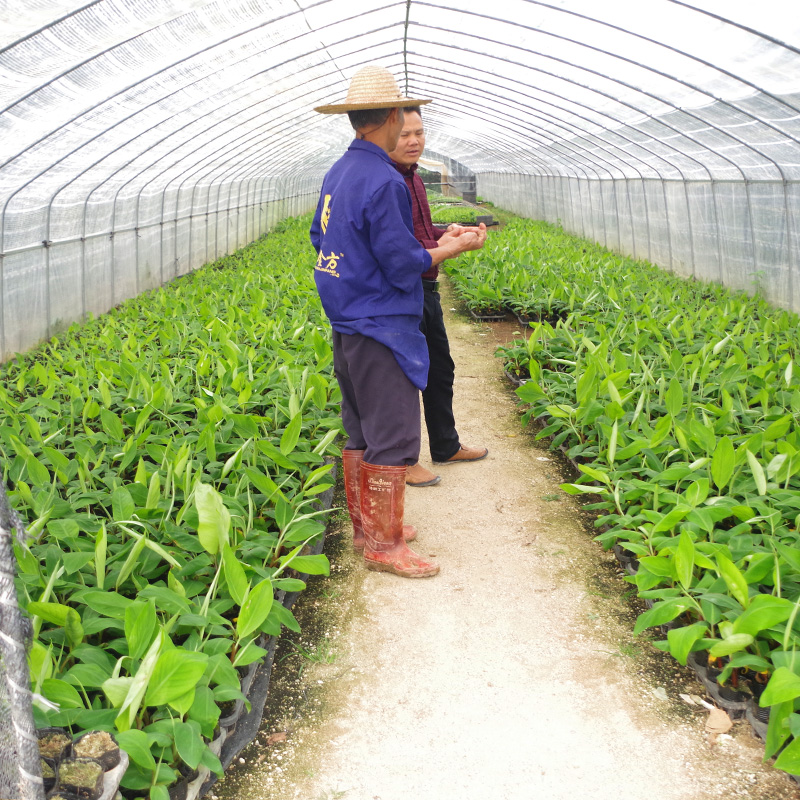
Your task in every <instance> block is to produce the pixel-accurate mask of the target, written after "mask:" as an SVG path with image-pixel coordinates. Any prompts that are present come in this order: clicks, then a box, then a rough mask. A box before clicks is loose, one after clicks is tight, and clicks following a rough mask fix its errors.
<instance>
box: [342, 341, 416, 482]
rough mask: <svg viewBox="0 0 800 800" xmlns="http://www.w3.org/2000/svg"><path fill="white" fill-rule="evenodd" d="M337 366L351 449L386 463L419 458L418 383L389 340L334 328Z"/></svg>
mask: <svg viewBox="0 0 800 800" xmlns="http://www.w3.org/2000/svg"><path fill="white" fill-rule="evenodd" d="M333 369H334V372H335V373H336V379H337V380H338V381H339V388H340V389H341V390H342V422H343V423H344V429H345V431H347V436H348V439H349V441H348V442H347V449H348V450H365V451H366V452H365V453H364V461H366V462H367V463H368V464H380V465H382V466H386V467H400V466H403V465H405V466H409V465H411V464H416V463H417V461H418V459H419V447H420V441H421V436H420V413H419V389H417V387H416V386H414V384H413V383H411V381H410V380H409V379H408V378H407V377H406V374H405V373H404V372H403V370H402V369H400V365H399V364H398V363H397V360H396V359H395V357H394V355H393V354H392V351H391V350H390V349H389V348H388V347H386V345H383V344H381V343H380V342H376V341H375V340H374V339H370V338H369V337H367V336H361V335H360V334H357V333H356V334H347V333H339V332H338V331H333Z"/></svg>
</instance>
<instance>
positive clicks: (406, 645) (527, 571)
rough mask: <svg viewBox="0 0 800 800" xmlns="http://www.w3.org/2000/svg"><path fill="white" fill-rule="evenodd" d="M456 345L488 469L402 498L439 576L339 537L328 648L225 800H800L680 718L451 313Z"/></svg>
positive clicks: (743, 740) (536, 451) (683, 677)
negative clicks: (381, 564)
mask: <svg viewBox="0 0 800 800" xmlns="http://www.w3.org/2000/svg"><path fill="white" fill-rule="evenodd" d="M444 301H445V302H444V305H445V307H446V308H447V307H448V306H450V305H452V300H451V299H450V297H449V294H448V293H447V289H446V288H445V294H444ZM448 331H449V334H450V339H451V347H452V350H453V356H454V359H455V361H456V365H457V375H456V420H457V422H458V427H459V433H460V435H461V438H462V440H463V441H465V442H467V443H469V444H485V445H486V446H488V447H489V451H490V454H489V457H488V458H487V459H486V460H484V461H482V462H477V463H474V464H460V465H457V466H446V467H441V468H439V474H441V475H442V482H441V483H440V484H439V485H438V486H435V487H430V488H425V489H408V491H407V493H406V519H407V521H409V522H411V523H413V524H414V525H416V526H417V528H418V530H419V531H420V535H419V541H418V543H417V544H416V545H415V546H416V547H417V548H418V550H419V552H421V553H424V554H427V555H435V556H436V558H437V559H438V561H439V563H440V564H441V567H442V571H441V574H440V575H439V576H438V577H436V578H433V579H430V580H420V581H409V580H402V579H400V578H396V577H394V576H389V575H384V574H379V573H367V572H366V571H365V570H363V569H362V567H361V566H360V564H359V563H358V560H357V559H356V558H355V556H354V555H353V553H352V551H351V549H350V548H349V547H348V546H347V541H346V539H347V535H348V531H347V530H346V522H342V524H341V527H342V528H343V529H344V530H343V532H342V534H341V536H339V537H338V539H337V537H336V536H333V537H331V540H330V542H329V551H330V554H331V558H332V560H333V562H334V564H335V571H334V573H333V577H332V578H331V579H330V580H327V581H324V582H320V583H318V584H317V586H316V590H315V592H316V597H314V596H313V595H314V591H310V592H309V593H308V597H307V598H306V600H305V602H304V605H305V610H304V611H303V614H304V616H306V617H307V618H308V619H310V620H311V626H313V628H314V630H311V629H310V628H307V629H304V633H303V635H302V636H295V637H294V638H295V645H294V646H291V647H289V648H288V649H287V650H284V652H289V653H291V652H295V651H297V650H298V649H303V650H305V653H306V655H305V657H304V658H301V657H300V656H297V657H296V658H295V659H294V663H295V665H297V664H298V663H299V664H301V665H302V674H301V675H300V676H299V677H298V676H297V674H296V671H295V672H292V673H291V675H290V677H289V678H288V679H287V677H286V675H285V674H283V673H284V671H283V670H281V669H280V667H279V673H278V674H279V681H278V683H274V684H273V686H274V687H275V691H276V692H278V693H282V702H281V705H280V706H279V707H278V708H275V707H273V708H272V709H271V713H272V714H273V715H274V716H273V717H272V721H271V722H270V723H269V726H268V727H266V728H265V729H264V731H263V732H262V734H261V735H260V738H259V744H257V745H255V746H253V747H251V748H249V749H248V750H247V751H246V752H245V753H243V759H244V762H245V765H244V766H237V768H236V769H234V770H233V771H232V772H231V773H230V774H229V775H228V776H227V777H226V779H225V780H224V781H222V782H220V783H219V784H218V785H217V787H215V789H214V790H213V795H214V796H215V797H217V798H253V800H260V799H261V798H263V800H288V799H289V798H303V800H321V799H322V798H325V799H326V800H327V799H329V798H330V799H331V800H332V798H344V800H409V799H410V798H413V800H451V798H452V800H456V799H457V800H533V799H534V798H535V799H536V800H539V799H540V798H541V800H545V799H546V800H576V798H591V800H606V799H607V800H623V799H624V800H640V799H641V800H645V798H647V800H711V798H732V797H742V798H750V800H775V798H786V799H787V800H788V798H792V800H797V798H800V791H798V787H797V786H796V785H795V784H794V783H792V782H791V781H790V780H789V779H788V778H787V777H786V776H784V775H782V774H780V773H777V772H775V771H774V770H772V769H771V768H769V767H765V766H763V765H762V764H761V757H762V754H763V746H762V745H761V744H760V743H759V742H758V741H757V740H756V739H754V737H753V736H752V734H751V733H750V729H749V726H748V725H747V724H746V723H738V724H736V725H735V726H734V728H733V730H732V731H731V735H730V736H723V737H721V739H720V740H719V741H718V742H717V743H716V744H715V745H714V746H713V747H712V746H710V745H709V744H708V743H707V742H706V739H705V732H704V722H705V717H706V714H705V712H697V711H694V712H693V711H691V710H690V709H689V708H688V707H687V706H685V705H684V704H683V703H682V702H681V701H680V700H679V699H678V694H679V693H680V692H690V693H695V694H700V695H702V694H703V692H702V689H701V687H700V684H699V683H697V682H696V681H695V680H694V678H693V676H692V674H691V673H690V672H689V671H687V670H683V669H681V668H679V667H678V666H677V665H675V664H674V662H673V661H672V660H671V659H669V658H668V657H666V656H663V655H662V654H660V653H658V652H657V651H654V649H653V648H652V647H651V646H650V645H648V644H647V643H646V642H642V641H641V640H640V639H636V638H634V637H633V636H632V634H631V632H630V631H631V629H632V627H633V620H634V619H635V615H636V611H635V610H634V609H632V608H631V606H630V603H629V602H628V601H627V600H625V599H624V598H623V594H624V593H625V592H626V591H627V590H628V589H629V588H630V587H629V585H628V584H626V583H624V582H623V580H622V577H621V573H620V571H619V570H618V568H617V567H616V562H615V561H614V560H613V559H612V558H611V557H610V556H609V555H607V554H604V553H603V552H602V551H601V550H600V548H599V547H598V546H597V545H596V544H595V543H593V542H592V541H591V537H590V535H589V534H587V532H586V518H585V515H584V514H583V513H582V512H581V511H580V508H579V506H578V505H577V504H576V503H575V502H573V500H572V499H570V498H567V497H566V496H565V495H563V494H560V493H559V491H558V484H559V483H560V482H561V481H562V480H563V479H564V478H563V476H562V475H560V474H559V469H560V467H559V464H558V462H557V461H555V460H553V457H552V456H551V454H549V453H548V452H547V451H546V450H545V449H544V448H542V447H541V446H540V445H536V444H535V443H534V442H533V438H532V436H531V435H529V433H526V432H523V431H522V429H521V426H520V424H519V421H518V412H517V410H516V406H515V403H514V399H513V395H512V393H511V390H510V389H509V387H508V385H507V384H506V382H505V380H504V379H503V377H502V373H501V366H500V363H499V361H497V360H496V359H495V358H493V352H494V347H495V344H496V342H495V334H494V333H493V332H492V331H491V330H490V329H488V328H487V327H485V326H484V327H481V326H478V325H475V324H473V323H470V322H467V321H466V320H465V319H464V318H463V317H462V316H460V315H457V314H453V313H451V314H450V320H449V322H448ZM423 447H424V446H423ZM423 453H424V455H425V456H427V451H426V450H423ZM423 463H426V464H430V462H429V460H428V459H426V458H423ZM339 519H340V521H341V519H342V517H341V515H340V517H339ZM290 663H291V659H289V660H286V661H284V662H283V667H284V668H285V667H286V666H288V665H289V664H290ZM281 675H282V676H283V677H281ZM280 681H284V682H285V683H284V685H283V688H279V687H280V685H281V684H280ZM276 732H277V735H273V737H272V738H271V739H270V740H269V744H267V737H268V736H269V735H270V734H275V733H276ZM284 734H286V741H283V739H284Z"/></svg>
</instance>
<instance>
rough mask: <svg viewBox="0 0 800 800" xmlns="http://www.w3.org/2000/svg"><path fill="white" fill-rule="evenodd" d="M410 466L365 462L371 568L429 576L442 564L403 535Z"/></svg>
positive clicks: (363, 509)
mask: <svg viewBox="0 0 800 800" xmlns="http://www.w3.org/2000/svg"><path fill="white" fill-rule="evenodd" d="M405 489H406V468H405V466H400V467H386V466H381V465H378V464H368V463H367V462H366V461H362V462H361V524H362V530H363V532H364V544H365V547H364V564H365V566H366V567H367V569H372V570H376V571H378V572H391V573H393V574H394V575H400V576H401V577H403V578H428V577H430V576H432V575H436V574H437V573H438V572H439V565H438V564H434V563H433V562H431V561H426V560H425V559H424V558H422V556H420V555H417V553H415V552H414V551H413V550H412V549H411V548H410V547H409V546H408V545H407V544H406V543H405V540H404V538H403V505H404V500H405Z"/></svg>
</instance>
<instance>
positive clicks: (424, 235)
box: [392, 161, 445, 281]
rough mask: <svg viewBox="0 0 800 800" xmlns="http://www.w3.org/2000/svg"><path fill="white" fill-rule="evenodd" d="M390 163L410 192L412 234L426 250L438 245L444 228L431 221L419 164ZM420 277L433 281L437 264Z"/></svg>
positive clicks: (436, 273) (437, 270) (436, 275)
mask: <svg viewBox="0 0 800 800" xmlns="http://www.w3.org/2000/svg"><path fill="white" fill-rule="evenodd" d="M392 163H393V164H394V166H395V169H397V171H398V172H399V173H400V174H401V175H402V176H403V179H404V180H405V182H406V186H408V190H409V191H410V192H411V216H412V218H413V220H414V236H415V237H416V239H417V241H418V242H419V243H420V244H421V245H422V246H423V247H424V248H425V249H426V250H431V249H433V248H434V247H438V246H439V238H440V237H441V236H442V235H443V234H444V232H445V229H444V228H437V227H436V226H435V225H434V224H433V222H431V207H430V206H429V205H428V195H427V194H426V193H425V184H424V183H423V182H422V178H420V176H419V175H417V167H418V166H419V164H412V165H411V166H410V167H404V166H403V165H402V164H398V163H397V162H395V161H393V162H392ZM422 277H423V278H424V279H425V280H428V281H435V280H436V278H437V277H439V266H438V265H436V266H433V267H431V268H430V269H429V270H428V271H427V272H423V273H422Z"/></svg>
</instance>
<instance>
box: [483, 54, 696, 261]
mask: <svg viewBox="0 0 800 800" xmlns="http://www.w3.org/2000/svg"><path fill="white" fill-rule="evenodd" d="M468 69H469V70H471V71H472V72H475V73H478V74H480V75H482V76H487V75H489V76H492V77H497V76H495V75H494V74H493V73H489V72H487V71H485V70H483V69H481V68H479V67H475V66H472V65H469V66H468ZM482 80H483V82H484V83H485V84H488V85H491V86H496V87H497V88H500V89H504V90H506V91H508V87H505V86H502V85H501V84H498V83H496V82H495V81H492V80H487V79H486V78H485V77H484V78H482ZM517 85H519V84H517ZM512 91H514V92H517V93H519V94H521V95H523V96H524V92H522V91H521V90H519V89H512ZM537 91H539V92H541V93H543V94H546V95H553V93H552V92H550V91H549V90H546V89H537ZM553 96H554V97H558V98H559V99H564V98H562V97H561V96H560V95H553ZM536 101H537V103H538V104H539V105H541V104H542V103H544V104H545V105H553V106H555V107H556V108H559V109H560V110H562V111H567V109H564V108H561V107H560V106H558V105H556V104H554V103H550V102H548V101H544V100H542V98H536ZM568 102H569V103H571V104H572V105H574V106H577V107H579V108H588V106H586V105H585V104H583V103H580V102H578V101H577V100H569V101H568ZM537 112H538V113H540V114H542V116H543V117H544V118H545V119H548V117H549V119H548V121H550V122H552V121H553V120H555V121H556V124H562V125H563V126H566V125H567V124H568V123H567V122H566V121H564V122H563V123H562V121H561V120H560V119H559V118H558V117H555V116H550V115H545V114H544V113H543V112H541V109H540V108H539V107H537ZM529 113H530V114H531V115H532V116H536V114H535V113H533V112H529ZM568 113H569V114H570V115H571V116H574V117H577V118H578V119H584V120H585V121H586V122H591V121H590V120H589V118H588V117H585V116H582V115H580V114H578V113H577V112H576V111H574V110H569V111H568ZM595 113H597V114H598V115H601V116H603V117H606V118H607V119H610V120H613V121H614V122H621V120H616V119H614V118H613V117H612V116H611V115H610V114H608V113H606V112H604V111H595ZM595 124H596V123H595ZM575 128H576V130H578V131H579V134H578V135H579V137H581V138H583V139H584V140H589V141H593V142H594V144H595V145H597V144H598V142H597V141H594V140H596V139H598V138H599V137H597V136H596V134H594V133H591V132H590V131H589V130H587V129H580V128H578V126H575ZM605 130H606V133H611V134H613V135H615V136H617V137H619V138H620V139H622V140H623V141H625V142H628V143H629V144H630V145H632V146H633V147H638V148H640V149H642V150H644V151H645V152H647V153H649V154H650V155H651V156H653V157H654V158H656V159H658V160H659V161H663V162H665V163H667V164H668V165H669V166H670V167H672V169H674V170H675V171H676V172H678V174H679V175H680V176H681V180H682V181H683V184H684V190H685V195H686V203H687V210H688V202H689V201H688V190H686V181H687V179H686V176H685V174H684V172H683V170H682V169H681V167H679V166H678V165H677V164H674V163H672V162H671V161H670V159H669V158H668V157H666V156H665V155H663V154H659V153H656V152H655V151H653V150H651V149H649V148H648V147H646V146H645V145H643V144H642V143H640V142H636V141H635V140H633V139H631V138H629V137H627V136H625V135H624V134H623V133H621V132H620V131H619V130H614V129H611V128H606V129H605ZM599 142H600V143H601V144H600V145H599V146H600V147H601V149H603V150H613V151H621V152H622V153H623V154H624V155H625V156H626V157H625V158H623V159H621V160H622V161H623V162H624V163H626V164H628V165H629V166H630V167H631V168H632V169H633V170H634V171H636V172H637V173H638V175H639V179H640V180H641V181H642V183H643V185H644V181H645V178H644V176H643V175H642V173H641V172H640V171H639V170H638V169H637V168H636V166H635V164H634V163H631V161H630V159H631V158H632V159H634V160H635V161H640V162H641V163H642V164H645V165H646V166H647V167H648V169H650V170H653V171H654V172H655V173H656V175H658V170H656V169H655V168H654V167H653V166H652V165H651V164H649V163H647V162H645V161H644V160H642V159H640V158H639V157H637V156H636V155H635V154H633V153H630V152H628V151H626V150H624V149H623V148H621V147H619V146H618V145H616V144H614V143H612V142H605V141H603V140H602V139H600V140H599ZM666 146H667V147H669V148H670V149H672V150H674V152H675V153H677V154H678V155H680V156H682V157H683V158H685V159H686V160H688V161H692V162H694V163H696V164H697V165H698V167H700V169H702V170H704V171H705V172H706V174H707V175H708V178H709V180H712V177H711V173H710V171H709V169H708V167H707V166H706V165H705V164H703V163H702V162H701V161H699V160H698V159H696V158H694V157H692V156H691V155H688V154H685V153H682V152H681V151H679V150H678V149H677V148H673V147H672V146H671V145H666ZM623 177H624V178H625V179H626V180H627V176H625V175H624V173H623ZM660 180H661V181H662V186H663V182H664V179H663V178H660ZM663 193H664V206H665V208H666V207H667V199H666V188H665V187H664V192H663ZM644 198H645V213H646V217H647V219H648V227H649V212H648V209H647V198H646V195H644ZM631 215H632V210H631ZM631 230H632V236H633V237H634V251H635V248H636V245H635V233H634V232H633V227H632V229H631ZM617 231H618V237H619V225H617ZM690 237H692V231H691V222H690ZM692 242H693V238H692ZM669 248H670V254H671V252H672V244H671V237H670V242H669ZM691 253H692V269H693V270H694V247H693V243H692V250H691Z"/></svg>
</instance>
